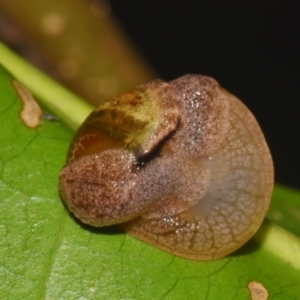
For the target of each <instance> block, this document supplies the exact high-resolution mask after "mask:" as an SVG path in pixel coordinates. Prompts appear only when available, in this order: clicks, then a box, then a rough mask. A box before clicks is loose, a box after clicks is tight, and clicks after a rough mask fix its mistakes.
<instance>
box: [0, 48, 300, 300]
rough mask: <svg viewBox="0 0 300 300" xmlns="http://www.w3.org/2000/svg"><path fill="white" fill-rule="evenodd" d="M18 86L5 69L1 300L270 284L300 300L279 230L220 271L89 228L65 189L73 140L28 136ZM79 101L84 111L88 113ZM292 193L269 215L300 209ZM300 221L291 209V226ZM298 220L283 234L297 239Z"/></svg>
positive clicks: (0, 114)
mask: <svg viewBox="0 0 300 300" xmlns="http://www.w3.org/2000/svg"><path fill="white" fill-rule="evenodd" d="M0 54H1V53H0ZM0 60H1V55H0ZM25 67H26V64H25ZM7 68H10V66H9V64H8V66H7ZM10 70H11V72H13V73H15V72H14V70H12V69H11V68H10ZM22 76H23V75H20V76H19V77H18V79H19V80H21V81H22V82H24V81H23V79H22ZM12 80H13V77H12V76H11V75H10V74H9V73H7V72H6V71H5V70H4V69H3V68H1V67H0V97H1V100H0V124H2V129H1V134H0V145H1V147H0V170H1V173H0V235H1V239H0V251H1V252H0V253H1V255H0V282H1V285H0V298H1V299H14V300H15V299H172V300H173V299H250V292H249V289H248V287H247V286H248V283H249V282H250V281H257V282H260V283H261V284H262V285H263V286H264V287H265V288H266V289H267V290H268V293H269V295H270V297H269V299H298V298H299V295H300V254H299V249H300V241H299V239H298V238H297V237H296V236H294V235H292V234H291V233H289V232H287V231H285V230H284V229H282V228H281V227H279V226H276V225H273V224H272V223H269V222H265V223H264V225H263V226H262V228H261V229H260V230H259V232H258V233H257V235H256V236H255V239H252V240H251V241H250V242H248V243H247V244H246V245H245V246H244V247H243V248H241V249H240V250H239V251H237V252H236V253H233V254H232V255H230V256H229V257H226V258H224V259H220V260H218V261H211V262H199V261H191V260H187V259H182V258H178V257H175V256H173V255H171V254H168V253H165V252H163V251H161V250H159V249H157V248H154V247H152V246H150V245H148V244H145V243H143V242H141V241H139V240H136V239H135V238H133V237H131V236H129V235H127V234H126V233H123V232H121V231H119V230H118V229H117V228H115V227H112V228H107V229H94V228H91V227H88V226H85V225H82V224H81V223H80V222H79V221H77V220H76V219H75V218H73V216H72V215H71V214H69V212H68V211H67V209H66V208H65V207H64V205H63V203H62V201H61V199H60V196H59V193H58V188H57V185H58V174H59V172H60V169H61V168H62V166H63V165H64V163H65V156H66V153H67V149H68V146H69V143H70V140H71V138H72V135H73V133H72V131H70V130H69V129H68V128H66V127H65V125H64V124H63V123H61V122H60V121H50V120H48V119H43V120H42V124H41V125H40V126H39V127H38V128H36V129H29V128H27V127H26V126H25V124H24V123H23V122H22V120H21V119H20V117H19V114H20V111H21V107H22V102H21V100H20V98H19V96H18V95H17V93H16V91H15V89H14V87H13V85H12ZM26 84H27V86H30V84H29V83H28V82H27V83H26ZM51 84H54V85H55V83H53V82H52V83H51ZM51 84H50V86H51ZM37 89H38V88H37ZM44 89H46V91H42V92H38V93H37V92H36V90H34V91H35V93H36V95H38V96H39V98H40V99H41V100H43V99H44V98H45V97H46V98H47V96H44V95H43V93H45V94H46V95H47V94H49V93H51V90H50V89H49V85H48V84H47V83H45V82H44ZM41 95H42V96H41ZM69 99H70V102H72V95H71V94H70V95H69ZM51 101H56V102H57V103H58V102H59V100H58V99H55V100H50V102H51ZM60 101H61V100H60ZM76 101H77V100H76V99H75V102H74V103H75V104H74V106H73V110H72V111H74V112H75V111H78V110H80V109H81V108H80V107H79V108H78V107H77V104H76ZM50 107H51V109H53V107H55V105H53V106H50ZM44 111H47V109H46V108H44ZM84 114H86V112H85V113H83V114H82V115H84ZM79 115H80V114H79ZM61 118H64V114H61ZM80 118H81V117H80ZM80 118H79V119H80ZM65 121H67V120H65ZM76 122H77V121H74V122H72V124H73V125H72V126H73V128H74V127H76V124H77V123H76ZM69 124H71V123H69ZM292 194H293V195H294V196H295V197H296V198H295V199H294V198H293V197H294V196H292V197H290V192H289V190H286V189H283V188H281V187H279V188H278V189H276V190H275V194H274V202H273V204H272V207H271V210H270V213H269V216H270V217H272V216H273V215H274V212H278V211H280V212H281V203H282V202H285V203H289V201H290V203H293V206H292V207H293V208H294V211H295V209H298V210H299V209H300V203H299V202H300V201H297V197H299V193H296V192H292ZM298 199H299V198H298ZM292 214H293V213H290V211H289V209H286V210H284V216H285V217H284V219H286V218H288V216H289V215H292ZM273 220H274V221H277V220H276V214H275V218H273ZM294 220H295V221H297V223H294V224H290V223H288V222H283V223H282V225H286V228H288V229H290V230H291V231H292V232H294V233H296V234H297V233H299V231H298V229H297V228H299V223H300V222H299V218H298V219H297V218H296V217H295V218H294ZM288 226H289V227H288ZM282 246H283V248H282ZM297 247H298V248H297Z"/></svg>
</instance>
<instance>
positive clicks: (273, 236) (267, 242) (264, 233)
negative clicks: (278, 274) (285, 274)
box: [254, 219, 300, 269]
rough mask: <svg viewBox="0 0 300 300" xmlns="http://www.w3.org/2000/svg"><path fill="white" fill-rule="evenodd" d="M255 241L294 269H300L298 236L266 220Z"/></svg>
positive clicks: (299, 241) (299, 242)
mask: <svg viewBox="0 0 300 300" xmlns="http://www.w3.org/2000/svg"><path fill="white" fill-rule="evenodd" d="M254 240H256V241H257V242H258V243H259V244H261V245H263V247H264V248H265V249H266V250H268V251H270V252H272V253H274V254H275V255H276V256H278V257H280V258H282V259H283V260H284V261H286V262H287V263H289V264H290V265H291V266H293V267H294V268H296V269H300V240H299V238H298V237H297V236H295V235H293V234H292V233H290V232H289V231H287V230H285V229H283V228H282V227H280V226H278V225H276V224H274V223H272V222H270V221H268V220H267V219H265V220H264V222H263V224H262V226H261V227H260V229H259V230H258V232H257V233H256V234H255V236H254Z"/></svg>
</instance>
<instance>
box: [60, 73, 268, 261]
mask: <svg viewBox="0 0 300 300" xmlns="http://www.w3.org/2000/svg"><path fill="white" fill-rule="evenodd" d="M139 91H140V92H141V94H139ZM151 99H153V103H154V105H155V107H154V106H152V104H151ZM121 100H122V101H124V102H126V103H125V104H124V106H125V108H124V109H123V108H122V105H123V102H122V101H121ZM111 101H112V102H113V101H118V104H117V106H120V109H119V110H118V112H117V113H116V112H114V114H112V112H111V108H112V107H114V105H115V104H112V103H108V104H106V106H104V108H103V107H102V108H101V107H100V108H98V109H97V110H96V111H95V112H94V113H93V114H92V115H91V116H90V117H89V119H88V121H87V122H86V123H85V124H84V125H83V127H82V128H81V129H79V131H78V134H77V137H76V138H75V146H73V148H72V147H71V149H73V150H72V151H73V152H72V151H71V152H70V153H71V155H70V157H71V159H70V160H69V163H68V164H67V166H66V167H64V169H63V170H62V172H61V175H60V190H61V194H62V197H63V199H64V201H65V202H66V204H67V206H68V207H69V208H70V210H71V211H72V212H74V214H75V215H76V216H77V217H78V218H79V219H81V221H83V222H85V223H88V224H91V225H93V226H106V225H111V224H118V223H122V226H123V228H124V229H125V230H127V231H128V232H129V233H130V234H132V235H134V236H136V237H138V238H140V239H142V240H144V241H146V242H148V243H150V244H152V245H155V246H157V247H159V248H161V249H164V250H166V251H168V252H171V253H173V254H176V255H179V256H182V257H186V258H190V259H199V260H209V259H217V258H220V257H223V256H225V255H228V254H229V253H231V252H233V251H234V250H236V249H238V248H239V247H240V246H242V245H243V244H244V243H245V242H246V241H247V240H248V239H249V238H251V237H252V236H253V234H254V233H255V232H256V231H257V229H258V228H259V226H260V224H261V223H262V221H263V218H264V216H265V214H266V211H267V209H268V207H269V204H270V199H271V193H272V187H273V164H272V159H271V156H270V153H269V150H268V147H267V144H266V142H265V140H264V137H263V134H262V132H261V130H260V128H259V126H258V124H257V122H256V120H255V118H254V117H253V115H252V114H251V112H250V111H249V110H248V109H247V108H246V107H245V106H244V105H243V104H242V103H241V102H240V101H239V100H238V99H237V98H236V97H234V96H233V95H231V94H230V93H228V92H227V91H225V90H223V89H222V88H221V87H220V86H219V84H218V83H217V82H216V81H215V80H214V79H211V78H208V77H205V76H201V75H186V76H183V77H180V78H178V79H176V80H174V81H172V82H170V84H167V83H165V82H162V81H158V80H157V81H153V82H150V83H148V84H146V85H142V86H140V87H138V88H136V89H135V90H133V91H131V92H128V93H127V94H124V95H119V96H118V97H117V100H116V99H112V100H111ZM127 105H131V106H132V107H139V106H143V107H141V109H140V111H141V112H142V114H139V113H136V112H132V113H131V111H130V110H128V109H127V108H126V107H127ZM105 107H106V108H105ZM108 108H109V109H108ZM103 109H104V110H103ZM101 111H106V113H107V112H108V111H110V112H109V116H106V117H105V118H104V119H105V120H106V121H105V122H106V123H110V124H112V125H110V126H111V129H113V128H114V127H116V128H117V130H119V128H121V131H122V132H124V133H125V134H127V133H126V132H127V131H128V130H129V129H130V126H131V125H132V126H133V127H132V130H133V131H134V134H132V133H128V134H127V137H130V138H131V139H132V140H131V141H130V142H131V143H133V144H134V143H136V145H138V146H136V147H134V148H132V149H131V148H130V147H129V148H128V147H127V146H126V145H124V139H123V137H122V136H121V137H120V135H117V136H118V138H116V137H115V136H114V134H113V133H111V134H109V135H107V134H106V132H105V130H104V132H102V133H101V132H99V131H97V130H98V129H99V128H98V127H97V118H98V114H99V113H100V112H101ZM123 112H126V114H123V115H122V113H123ZM144 113H146V115H145V116H144V115H143V114H144ZM147 114H150V115H147ZM100 115H101V113H100ZM102 116H103V113H102ZM130 116H131V117H132V118H133V121H130V122H129V121H128V119H130ZM101 118H102V117H101V116H100V119H101ZM118 118H121V119H120V120H119V121H118V120H117V119H118ZM101 120H102V121H101V122H103V118H102V119H101ZM142 121H145V122H146V123H147V124H148V125H149V126H150V127H149V128H150V129H149V128H148V129H147V130H146V131H139V128H144V127H145V126H148V125H145V126H144V125H143V126H142V125H141V126H137V125H136V124H142ZM93 122H94V123H95V124H96V125H95V124H94V125H93V126H92V127H89V126H90V124H91V123H93ZM140 122H141V123H140ZM86 125H88V126H86ZM128 126H129V127H128ZM102 127H103V126H102ZM102 127H101V126H100V129H101V128H102ZM87 128H88V129H87ZM91 128H92V129H91ZM111 129H110V130H111ZM125 140H126V139H125ZM86 141H89V142H86ZM97 141H100V142H99V145H96V146H95V145H94V143H97ZM141 141H142V142H141ZM76 143H77V144H76ZM91 145H92V146H91ZM74 147H75V148H76V147H77V148H80V151H79V150H78V151H77V150H76V151H77V152H78V153H79V154H78V155H77V154H76V155H74V153H75V152H76V151H74ZM85 148H86V149H90V148H92V150H89V151H87V152H85V151H86V149H85ZM82 149H83V150H82ZM77 152H76V153H77Z"/></svg>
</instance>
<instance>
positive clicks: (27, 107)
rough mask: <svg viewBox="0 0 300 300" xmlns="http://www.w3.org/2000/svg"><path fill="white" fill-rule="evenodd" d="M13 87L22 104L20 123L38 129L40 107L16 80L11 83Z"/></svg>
mask: <svg viewBox="0 0 300 300" xmlns="http://www.w3.org/2000/svg"><path fill="white" fill-rule="evenodd" d="M13 85H14V87H15V89H16V90H17V92H18V94H19V96H20V98H21V100H22V102H23V109H22V111H21V113H20V117H21V119H22V121H23V122H24V124H25V125H26V126H27V127H29V128H36V127H38V126H39V125H40V122H41V116H42V113H43V112H42V110H41V108H40V106H39V105H38V103H37V102H36V100H35V99H34V98H33V96H32V94H31V93H30V91H29V90H27V88H26V87H25V86H24V85H22V84H21V83H20V82H18V81H16V80H14V81H13Z"/></svg>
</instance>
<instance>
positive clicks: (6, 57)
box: [0, 43, 93, 130]
mask: <svg viewBox="0 0 300 300" xmlns="http://www.w3.org/2000/svg"><path fill="white" fill-rule="evenodd" d="M0 64H2V65H3V67H5V68H6V69H7V70H8V71H9V72H10V73H11V74H12V75H13V76H14V77H15V78H16V79H17V80H19V81H20V82H21V83H23V84H24V85H25V86H26V87H27V88H28V89H29V90H30V91H31V92H32V93H33V94H34V95H35V96H36V97H38V99H39V100H40V101H41V102H42V103H43V104H45V105H46V106H47V107H48V108H49V109H50V110H51V111H52V112H53V113H55V114H56V115H57V116H58V117H59V118H60V119H61V120H62V121H63V122H64V123H65V124H66V125H67V126H68V127H70V128H71V129H73V130H75V129H77V128H78V126H79V125H80V124H81V123H82V122H83V121H84V119H85V118H86V117H87V116H88V114H89V113H90V112H91V111H92V110H93V107H92V106H91V105H90V104H88V103H86V102H85V101H84V100H83V99H81V98H80V97H78V96H76V95H75V94H73V93H71V92H70V91H68V90H67V89H65V88H63V87H62V86H61V85H59V84H58V83H57V82H55V81H54V80H53V79H51V78H50V77H48V76H47V75H45V74H44V73H42V72H41V71H39V70H38V69H36V68H35V67H33V66H32V65H31V64H29V63H28V62H27V61H26V60H24V59H23V58H21V57H19V56H18V55H17V54H15V53H14V52H13V51H11V50H10V49H9V48H7V47H6V46H5V45H3V44H2V43H0Z"/></svg>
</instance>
